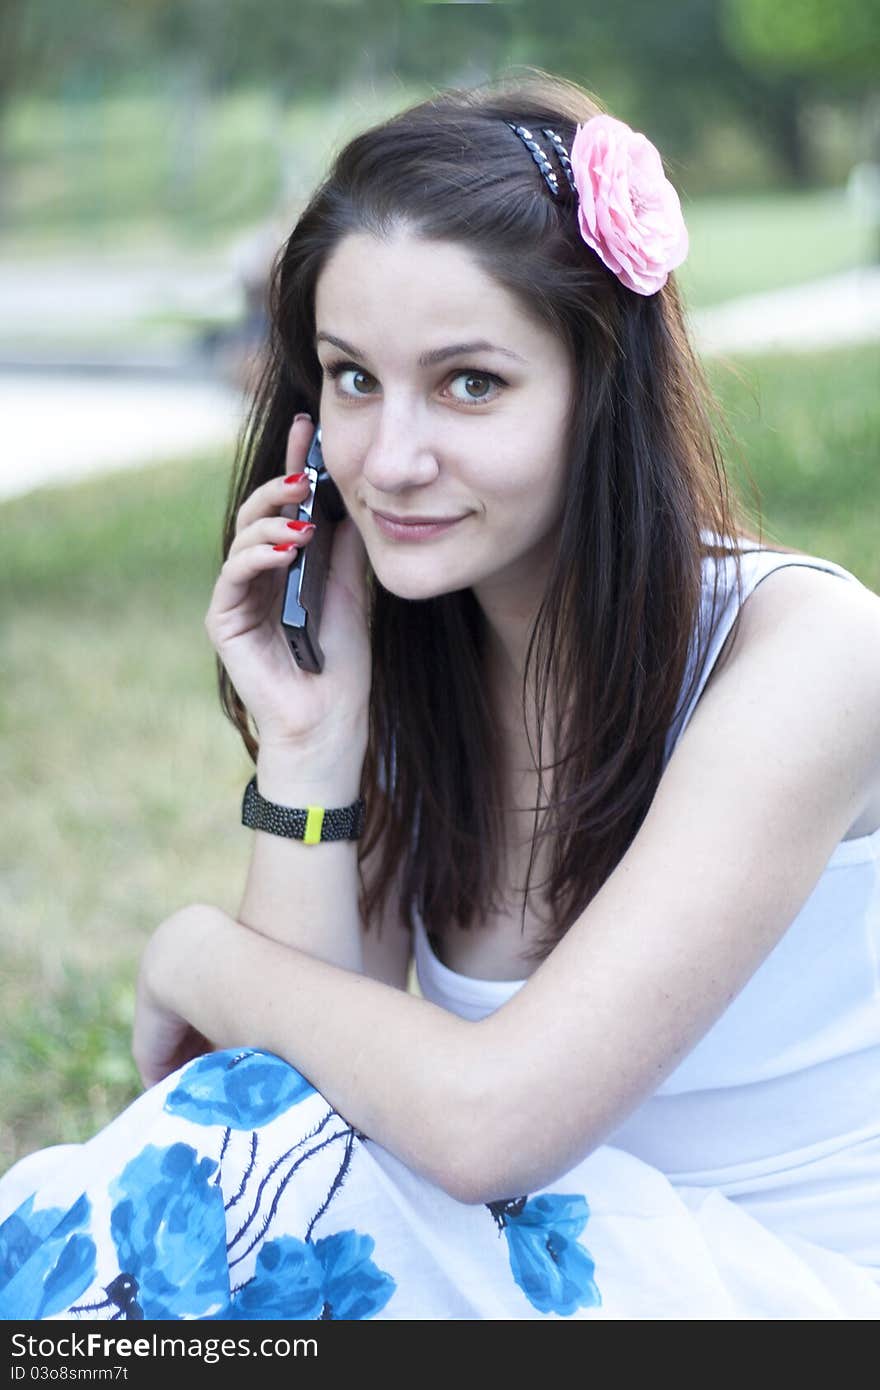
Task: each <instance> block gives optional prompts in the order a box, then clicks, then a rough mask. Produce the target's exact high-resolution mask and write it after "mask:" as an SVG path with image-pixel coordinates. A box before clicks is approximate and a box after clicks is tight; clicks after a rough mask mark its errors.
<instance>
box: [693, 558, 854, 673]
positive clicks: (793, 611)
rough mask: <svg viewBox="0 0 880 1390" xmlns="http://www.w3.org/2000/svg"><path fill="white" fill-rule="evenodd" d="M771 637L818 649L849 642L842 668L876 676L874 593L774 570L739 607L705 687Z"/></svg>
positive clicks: (829, 576)
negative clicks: (732, 627)
mask: <svg viewBox="0 0 880 1390" xmlns="http://www.w3.org/2000/svg"><path fill="white" fill-rule="evenodd" d="M777 639H779V640H784V641H786V642H788V643H790V644H793V645H794V646H799V645H800V646H803V647H804V648H809V647H814V648H815V649H816V650H818V651H821V650H826V649H828V648H831V649H835V648H841V647H844V648H845V647H846V646H847V644H852V645H851V649H850V651H849V654H848V661H847V669H853V668H861V669H862V670H864V672H865V674H866V677H867V679H868V680H869V681H870V680H871V679H872V677H876V675H877V673H878V672H880V595H878V594H876V593H874V592H873V590H871V589H869V588H867V587H865V585H863V584H854V583H852V581H851V580H848V579H845V578H842V577H841V576H839V575H836V574H833V573H831V572H829V571H827V570H818V569H815V568H811V567H808V566H806V565H785V566H783V567H782V568H780V569H777V570H774V571H773V572H772V573H771V574H769V575H767V576H766V577H765V578H764V579H762V580H761V581H760V582H759V583H758V584H757V585H756V586H755V588H754V589H753V590H752V592H751V594H749V596H748V597H747V598H746V600H745V602H744V603H743V605H742V607H741V609H740V612H739V615H738V618H737V622H736V623H735V625H734V629H733V631H732V632H731V634H730V636H729V637H728V639H727V642H726V643H725V645H724V648H723V649H722V652H721V655H720V657H719V660H718V662H717V663H716V666H715V669H714V670H713V673H712V677H711V678H710V682H707V687H706V688H707V689H708V685H709V683H711V682H714V681H716V680H717V677H718V675H719V674H720V673H721V672H722V671H725V670H726V669H727V667H728V664H729V662H730V661H731V660H732V659H733V657H734V656H735V655H738V654H741V653H742V652H743V651H744V650H745V649H746V648H748V647H749V646H750V644H752V643H753V642H761V643H768V642H773V641H774V640H777Z"/></svg>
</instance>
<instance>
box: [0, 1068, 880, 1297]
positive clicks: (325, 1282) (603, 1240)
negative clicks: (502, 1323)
mask: <svg viewBox="0 0 880 1390" xmlns="http://www.w3.org/2000/svg"><path fill="white" fill-rule="evenodd" d="M53 1155H55V1156H56V1158H55V1161H54V1163H53V1162H52V1159H53ZM47 1169H48V1171H47ZM38 1170H39V1180H38V1181H35V1184H34V1186H32V1187H31V1186H30V1184H29V1174H36V1173H37V1171H38ZM756 1233H757V1236H756ZM834 1260H835V1257H834V1256H833V1255H832V1256H830V1265H829V1264H828V1262H827V1261H826V1262H825V1264H824V1265H823V1269H822V1272H821V1274H817V1272H816V1270H815V1268H814V1267H813V1266H812V1265H811V1264H810V1262H809V1261H808V1260H804V1258H803V1252H801V1254H800V1255H799V1254H796V1253H795V1252H793V1251H792V1250H790V1249H789V1248H788V1247H787V1246H786V1245H785V1244H784V1243H783V1242H781V1241H779V1240H778V1239H777V1238H776V1237H774V1236H773V1235H772V1234H770V1233H769V1232H767V1231H764V1230H763V1229H762V1228H761V1227H760V1226H759V1225H758V1223H757V1222H755V1221H754V1220H753V1219H752V1218H751V1217H749V1216H748V1215H746V1214H745V1213H743V1212H741V1211H739V1210H738V1209H737V1207H736V1206H735V1205H734V1204H732V1203H731V1202H728V1201H726V1200H725V1199H724V1198H722V1197H720V1196H719V1195H718V1194H713V1193H712V1192H706V1191H701V1192H699V1193H697V1192H694V1191H687V1190H682V1189H680V1188H679V1189H674V1188H673V1187H672V1186H671V1185H670V1184H669V1182H668V1181H667V1179H666V1178H665V1177H664V1176H663V1175H662V1174H661V1173H659V1172H658V1171H657V1170H656V1169H653V1168H651V1167H649V1166H648V1165H646V1164H643V1163H641V1162H640V1161H639V1160H638V1159H636V1158H634V1157H632V1156H631V1155H629V1154H626V1153H623V1152H622V1151H620V1150H617V1149H613V1148H610V1147H604V1148H600V1149H597V1150H595V1151H594V1152H593V1153H592V1154H591V1155H590V1156H589V1157H588V1158H587V1159H585V1160H584V1161H583V1162H582V1163H580V1164H579V1165H578V1166H577V1167H576V1168H575V1169H573V1170H572V1171H571V1172H570V1173H569V1174H567V1175H566V1176H565V1178H564V1179H561V1180H560V1181H558V1182H556V1183H553V1184H551V1185H550V1186H548V1187H546V1188H544V1189H542V1190H541V1191H539V1192H534V1193H527V1194H517V1195H514V1196H511V1197H510V1198H509V1199H507V1200H504V1201H496V1202H491V1203H489V1204H487V1205H484V1206H480V1205H467V1204H464V1203H461V1202H457V1201H455V1200H454V1199H453V1198H451V1197H449V1196H448V1195H447V1194H446V1193H444V1192H443V1191H441V1190H440V1189H439V1188H437V1187H435V1186H433V1185H432V1184H431V1183H429V1182H428V1181H426V1180H425V1179H424V1178H422V1177H420V1176H418V1175H417V1174H415V1173H413V1172H412V1171H411V1170H410V1169H408V1168H406V1166H405V1165H403V1164H402V1163H400V1162H399V1161H398V1160H397V1159H395V1158H394V1156H393V1155H391V1154H390V1153H388V1151H387V1150H385V1149H382V1148H381V1147H380V1146H378V1145H376V1144H374V1143H373V1142H372V1140H370V1139H369V1138H368V1137H367V1136H366V1135H364V1134H361V1133H359V1132H358V1131H357V1130H356V1129H354V1128H352V1126H351V1125H350V1124H348V1123H347V1121H346V1120H344V1119H343V1118H342V1117H341V1116H340V1115H339V1114H338V1113H337V1112H336V1111H335V1110H334V1109H333V1108H332V1107H331V1106H330V1105H329V1104H328V1102H327V1101H326V1100H325V1099H324V1098H323V1096H321V1095H320V1093H319V1092H317V1091H316V1090H315V1089H314V1087H313V1086H311V1085H310V1084H309V1082H308V1081H306V1080H305V1079H304V1078H303V1077H302V1076H301V1075H300V1074H299V1072H297V1071H296V1070H295V1069H294V1068H293V1067H290V1066H288V1065H287V1064H286V1063H285V1062H283V1061H281V1060H280V1059H279V1058H277V1057H274V1056H272V1055H271V1054H268V1053H265V1052H259V1051H254V1050H250V1049H245V1050H241V1051H235V1052H233V1051H227V1052H217V1053H211V1054H208V1055H206V1056H204V1057H201V1058H199V1059H197V1060H196V1061H194V1062H190V1063H188V1064H187V1065H186V1066H185V1067H182V1068H181V1069H180V1070H179V1071H178V1072H175V1073H174V1074H173V1075H172V1076H169V1077H168V1078H166V1080H165V1081H163V1082H162V1083H161V1084H160V1085H158V1086H155V1087H153V1088H152V1089H151V1090H149V1091H147V1092H146V1093H145V1094H144V1095H143V1096H141V1097H140V1098H139V1099H138V1100H137V1101H135V1102H134V1104H133V1105H131V1106H129V1108H128V1109H127V1110H126V1111H124V1112H123V1114H122V1115H120V1116H119V1117H118V1118H117V1119H116V1120H114V1121H113V1123H112V1124H110V1125H108V1126H107V1128H106V1129H104V1130H102V1131H101V1132H100V1133H99V1134H98V1135H96V1136H95V1137H94V1138H93V1139H92V1140H90V1141H89V1142H88V1143H86V1144H82V1145H75V1146H64V1147H63V1148H60V1149H58V1150H46V1151H45V1152H44V1153H43V1154H38V1155H34V1156H32V1158H31V1159H24V1160H22V1162H21V1163H19V1164H18V1165H16V1167H15V1168H13V1169H12V1170H11V1171H10V1173H9V1174H7V1177H6V1178H5V1179H4V1180H3V1181H2V1182H0V1317H2V1318H4V1319H13V1318H22V1319H49V1318H53V1319H59V1318H60V1319H93V1320H102V1319H103V1320H108V1321H117V1320H133V1319H159V1318H161V1319H190V1318H195V1319H245V1320H256V1319H275V1318H280V1319H297V1320H299V1319H357V1318H394V1319H435V1318H437V1319H459V1318H460V1319H487V1318H488V1319H523V1318H615V1319H621V1318H640V1319H641V1318H682V1319H684V1318H687V1319H691V1320H692V1319H694V1318H711V1319H716V1318H722V1319H729V1318H755V1317H762V1318H788V1317H793V1318H803V1317H810V1318H812V1317H829V1318H847V1319H850V1318H853V1317H865V1318H869V1317H877V1316H880V1289H877V1287H876V1286H875V1285H873V1284H872V1283H871V1281H870V1280H868V1279H867V1278H865V1279H864V1281H861V1280H860V1279H859V1278H858V1277H857V1276H853V1275H852V1274H849V1275H848V1274H847V1268H848V1266H847V1262H846V1261H844V1260H841V1261H840V1266H839V1268H837V1267H836V1266H835V1264H834ZM768 1261H769V1265H768ZM756 1262H757V1263H756ZM829 1269H830V1271H831V1272H830V1275H829ZM838 1276H839V1277H838Z"/></svg>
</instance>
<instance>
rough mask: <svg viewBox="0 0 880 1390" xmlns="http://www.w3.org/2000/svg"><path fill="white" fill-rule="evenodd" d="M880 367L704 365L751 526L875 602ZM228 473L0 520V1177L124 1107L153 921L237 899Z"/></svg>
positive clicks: (78, 494) (863, 361)
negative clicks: (222, 567) (213, 605)
mask: <svg viewBox="0 0 880 1390" xmlns="http://www.w3.org/2000/svg"><path fill="white" fill-rule="evenodd" d="M878 368H880V350H878V349H876V348H871V349H854V350H848V351H839V352H835V353H829V354H822V355H816V356H807V357H792V358H786V357H779V358H771V359H756V358H750V359H749V360H748V362H747V363H746V364H744V365H743V366H742V367H741V368H740V369H739V372H740V374H739V376H736V375H734V374H733V373H732V372H731V371H730V370H729V369H727V368H725V367H724V366H722V365H721V364H720V363H714V364H712V375H713V379H714V381H715V383H716V387H717V389H718V391H719V394H720V395H721V396H722V399H723V401H724V402H725V404H726V407H727V409H728V412H729V416H730V421H731V425H732V427H733V430H734V433H735V436H736V438H737V440H738V452H739V454H740V455H741V457H742V459H745V460H747V462H748V469H749V472H750V474H751V476H752V477H753V478H754V479H755V480H756V482H757V484H758V485H759V488H760V491H761V495H762V507H763V515H764V518H765V523H766V527H767V530H768V532H769V533H771V534H772V535H774V536H776V537H777V538H778V539H780V540H782V541H784V542H786V543H790V544H792V545H795V546H799V547H800V548H802V549H804V550H807V551H811V552H814V553H818V554H820V555H825V556H827V557H828V558H830V559H833V560H836V561H838V562H839V563H841V564H843V565H845V566H847V567H848V568H850V569H852V570H853V571H854V572H855V573H856V574H857V575H858V576H859V577H860V578H861V579H862V580H863V581H864V582H865V583H867V584H868V585H869V586H870V587H871V588H873V589H876V590H880V551H878V547H877V516H878V514H880V477H878V474H877V469H876V446H877V439H878V435H880V403H878V397H877V391H876V382H877V375H878ZM227 467H228V460H226V459H224V458H219V457H203V458H199V459H188V460H182V461H181V462H179V463H176V464H174V465H168V466H162V467H156V468H152V469H150V470H148V471H145V472H141V473H135V474H132V473H127V472H126V473H120V474H117V475H112V476H109V477H106V478H101V479H98V480H96V481H89V482H85V483H83V484H81V485H78V486H75V487H71V488H67V489H49V490H46V491H45V492H40V493H33V494H31V495H30V496H27V497H24V498H19V499H16V500H14V501H10V502H7V503H5V504H4V505H3V506H2V507H0V521H2V528H3V536H4V545H3V548H2V553H0V604H2V614H0V617H2V622H0V643H2V647H0V662H2V665H3V669H4V671H5V672H6V677H7V679H6V681H5V683H4V687H5V699H4V703H3V704H2V705H0V729H2V739H0V770H2V773H3V776H4V779H5V785H7V786H8V787H9V788H10V791H11V795H7V797H5V798H4V801H3V806H2V817H3V824H2V833H0V847H2V848H0V855H2V860H0V905H2V922H3V962H4V968H3V972H2V975H0V1018H2V1019H3V1025H2V1027H3V1044H2V1048H0V1094H2V1096H3V1102H2V1115H0V1120H2V1123H0V1172H2V1171H3V1170H5V1168H6V1167H7V1166H8V1165H9V1164H10V1163H11V1162H12V1161H14V1159H15V1158H16V1157H18V1156H20V1155H22V1154H24V1153H27V1152H29V1151H31V1150H32V1149H34V1148H37V1147H41V1146H43V1145H47V1144H51V1143H57V1142H60V1141H63V1140H64V1141H69V1140H73V1139H80V1138H84V1137H86V1136H87V1135H89V1134H90V1133H91V1132H93V1131H94V1130H95V1129H96V1128H97V1127H99V1126H100V1125H102V1124H103V1123H105V1122H106V1121H107V1120H108V1119H109V1118H110V1116H111V1115H112V1114H114V1113H115V1112H116V1111H117V1110H118V1109H119V1108H120V1107H121V1106H122V1105H123V1104H124V1103H125V1102H126V1101H127V1100H128V1099H129V1098H131V1097H132V1096H134V1095H135V1094H136V1093H137V1090H138V1085H137V1079H136V1076H135V1072H134V1068H133V1065H132V1064H131V1062H130V1060H129V1056H128V1046H129V1030H130V1025H131V1016H132V1004H133V982H134V974H135V962H136V959H137V956H138V954H139V952H140V950H141V948H142V946H143V944H144V943H145V941H146V939H147V937H148V935H149V933H150V931H151V930H152V928H153V927H154V926H155V925H156V924H157V923H158V922H159V921H161V920H162V918H163V917H165V916H167V915H168V914H169V913H170V912H171V911H173V910H174V909H175V908H176V907H179V906H181V905H183V904H184V903H186V902H190V901H197V900H207V901H210V902H215V903H217V904H218V905H219V906H221V907H223V908H224V909H226V910H227V911H229V912H232V913H234V912H235V910H236V908H237V906H238V901H239V898H240V894H241V890H242V886H243V883H244V877H245V872H246V866H247V859H248V855H249V850H250V843H251V836H250V835H249V833H248V832H246V831H244V830H243V829H242V828H241V826H240V824H239V805H240V799H241V794H242V790H243V788H244V785H245V782H246V780H247V777H248V776H249V771H250V764H249V762H248V760H247V758H246V755H245V753H244V751H243V749H242V747H241V745H240V743H239V740H238V737H237V735H236V734H235V732H234V730H233V729H232V727H231V726H230V725H229V724H227V723H226V721H225V720H224V719H223V717H222V715H221V713H220V710H219V705H218V703H217V700H216V695H215V677H214V664H213V652H212V650H211V647H210V644H209V643H208V640H207V637H206V636H205V634H204V630H203V627H202V621H203V617H204V613H205V610H206V608H207V606H208V602H209V598H210V593H211V589H212V586H213V583H214V578H215V576H216V572H217V568H218V566H219V530H220V520H221V514H222V509H223V502H224V496H225V490H226V473H227ZM731 471H732V473H733V474H734V476H735V477H739V476H741V474H742V463H741V462H738V461H737V459H736V458H733V459H731Z"/></svg>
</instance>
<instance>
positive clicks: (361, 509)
mask: <svg viewBox="0 0 880 1390" xmlns="http://www.w3.org/2000/svg"><path fill="white" fill-rule="evenodd" d="M315 322H316V343H315V347H316V350H317V353H318V357H319V359H320V363H321V367H322V371H323V384H322V390H321V405H320V420H321V426H322V446H323V453H324V461H325V463H326V465H327V470H328V472H329V473H330V476H331V477H332V478H333V480H334V481H335V483H336V485H337V487H338V488H339V491H340V492H341V494H342V497H343V500H344V502H345V504H346V507H347V508H348V511H349V514H350V515H351V517H352V518H353V519H354V522H355V524H356V526H357V527H358V529H359V531H360V532H361V535H362V536H363V539H364V543H365V546H366V550H367V554H368V556H369V559H370V562H371V564H372V566H373V569H374V571H375V573H376V576H377V578H378V580H379V582H380V583H381V584H382V585H383V586H384V588H386V589H388V590H389V591H390V592H391V593H394V594H396V595H398V596H399V597H401V598H408V599H425V598H431V597H434V596H436V595H438V594H443V593H450V592H453V591H455V590H458V589H465V588H470V587H473V588H474V589H475V591H476V593H477V595H478V597H481V596H482V597H484V598H486V599H489V598H490V596H491V595H492V594H493V593H497V595H498V597H499V598H500V597H501V596H502V594H504V593H505V592H507V591H508V590H509V589H511V587H512V590H513V591H514V592H516V591H519V590H520V589H521V588H523V587H524V586H525V588H526V589H528V590H530V591H531V592H532V593H534V591H535V581H536V578H540V576H541V575H542V573H543V566H544V565H545V564H546V561H547V559H548V557H549V556H550V555H551V554H552V553H553V551H554V550H555V547H556V530H557V527H558V524H559V520H560V516H561V513H562V507H563V455H562V451H563V436H564V432H565V427H566V422H567V419H568V415H569V410H570V404H571V399H572V392H573V370H572V366H571V362H570V360H569V357H568V353H567V351H566V349H565V347H564V345H563V344H562V343H561V342H560V341H559V340H558V339H557V338H556V337H554V335H553V334H552V333H551V332H550V331H549V330H548V329H547V328H545V327H543V326H542V325H541V324H539V323H537V322H536V321H534V320H532V319H531V318H529V317H527V315H526V313H525V312H524V310H523V308H522V307H521V306H520V304H519V303H518V301H517V300H516V299H515V298H514V297H513V295H512V294H510V293H509V292H508V291H507V290H505V289H503V288H502V287H501V286H500V285H498V284H496V282H495V281H494V280H492V279H490V278H489V277H488V276H487V275H486V274H485V272H484V271H483V270H481V269H480V268H479V266H478V265H477V263H476V261H475V260H474V258H473V257H472V255H471V254H470V252H469V251H468V250H466V249H465V248H464V247H462V246H461V245H457V244H452V243H448V242H439V241H426V240H423V239H419V238H416V237H413V236H412V235H409V234H404V233H401V234H399V235H397V236H395V237H394V239H392V240H387V241H386V240H378V239H377V238H375V237H372V236H370V235H368V234H366V233H356V234H351V235H349V236H347V237H345V238H344V239H343V240H342V241H341V242H340V243H339V245H338V246H337V248H336V250H335V251H334V253H333V254H332V256H331V257H330V259H329V261H328V262H327V264H326V266H325V267H324V270H323V272H322V273H321V275H320V277H319V279H318V283H317V288H316V295H315ZM420 359H423V360H420ZM428 359H431V360H428ZM377 511H378V512H382V513H390V514H391V515H393V516H395V517H400V518H416V517H417V518H420V519H421V518H426V517H427V518H434V519H437V520H440V519H443V520H447V519H449V518H461V519H460V520H458V521H457V522H456V524H455V525H453V526H450V527H448V528H447V529H445V530H440V531H435V532H433V533H432V534H425V533H424V532H422V533H421V534H419V533H416V532H415V531H412V532H408V533H407V532H404V533H403V535H402V536H398V535H393V534H389V532H388V530H387V528H386V529H383V528H382V525H381V521H380V520H378V519H377V516H376V512H377Z"/></svg>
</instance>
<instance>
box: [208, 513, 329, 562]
mask: <svg viewBox="0 0 880 1390" xmlns="http://www.w3.org/2000/svg"><path fill="white" fill-rule="evenodd" d="M314 531H315V523H314V522H313V521H307V520H300V519H299V518H297V517H292V518H291V517H286V516H266V517H260V519H259V520H258V521H255V522H253V523H252V525H250V526H247V527H246V528H245V529H244V530H243V531H242V532H240V533H239V535H237V536H236V537H235V539H234V541H233V542H232V545H231V546H230V547H229V555H228V556H227V559H229V558H230V556H232V555H237V554H238V552H239V551H240V550H245V549H246V548H247V547H248V546H250V545H289V544H291V543H293V544H295V545H301V544H302V545H304V544H305V543H306V541H308V540H309V539H310V538H311V536H312V535H313V534H314Z"/></svg>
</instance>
